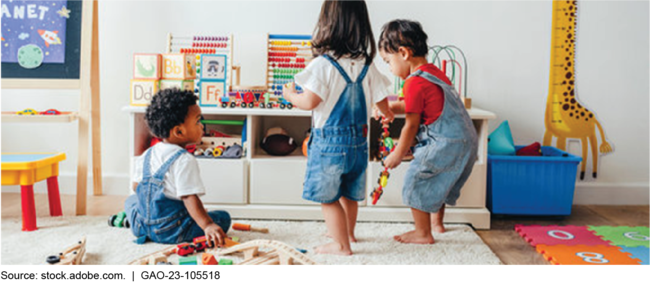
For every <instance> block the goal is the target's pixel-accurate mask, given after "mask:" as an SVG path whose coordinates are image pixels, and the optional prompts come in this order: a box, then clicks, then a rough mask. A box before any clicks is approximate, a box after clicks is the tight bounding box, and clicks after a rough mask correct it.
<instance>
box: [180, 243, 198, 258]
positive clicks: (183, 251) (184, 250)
mask: <svg viewBox="0 0 650 283" xmlns="http://www.w3.org/2000/svg"><path fill="white" fill-rule="evenodd" d="M176 247H177V249H176V253H177V254H178V255H179V256H187V255H189V254H193V253H194V246H193V245H191V244H188V243H182V244H180V245H178V246H176Z"/></svg>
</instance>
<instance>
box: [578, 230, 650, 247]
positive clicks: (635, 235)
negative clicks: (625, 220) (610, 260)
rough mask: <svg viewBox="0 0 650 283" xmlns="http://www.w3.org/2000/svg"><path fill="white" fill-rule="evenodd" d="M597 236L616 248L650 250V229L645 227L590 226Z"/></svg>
mask: <svg viewBox="0 0 650 283" xmlns="http://www.w3.org/2000/svg"><path fill="white" fill-rule="evenodd" d="M587 229H589V230H591V231H593V232H594V234H596V235H597V236H600V237H601V238H602V239H603V240H605V241H610V242H611V243H612V245H615V246H626V247H646V248H650V228H648V227H644V226H636V227H630V226H616V227H613V226H588V227H587Z"/></svg>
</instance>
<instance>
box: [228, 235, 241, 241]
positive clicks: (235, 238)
mask: <svg viewBox="0 0 650 283" xmlns="http://www.w3.org/2000/svg"><path fill="white" fill-rule="evenodd" d="M230 239H231V240H233V241H235V242H239V237H235V236H232V237H230Z"/></svg>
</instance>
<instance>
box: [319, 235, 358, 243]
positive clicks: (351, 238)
mask: <svg viewBox="0 0 650 283" xmlns="http://www.w3.org/2000/svg"><path fill="white" fill-rule="evenodd" d="M325 237H328V238H330V239H332V236H330V233H325ZM348 239H349V240H350V243H356V242H357V238H356V237H355V236H354V235H348Z"/></svg>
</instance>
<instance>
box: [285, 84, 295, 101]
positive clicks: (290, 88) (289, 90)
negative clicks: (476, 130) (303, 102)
mask: <svg viewBox="0 0 650 283" xmlns="http://www.w3.org/2000/svg"><path fill="white" fill-rule="evenodd" d="M294 94H296V84H295V83H287V84H285V85H283V86H282V96H284V99H286V100H287V101H289V102H292V101H291V98H292V95H294Z"/></svg>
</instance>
